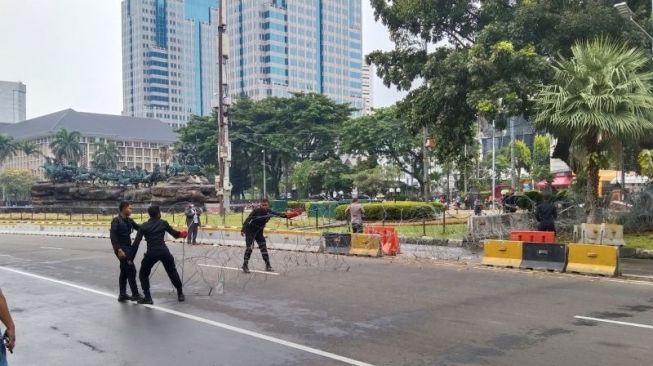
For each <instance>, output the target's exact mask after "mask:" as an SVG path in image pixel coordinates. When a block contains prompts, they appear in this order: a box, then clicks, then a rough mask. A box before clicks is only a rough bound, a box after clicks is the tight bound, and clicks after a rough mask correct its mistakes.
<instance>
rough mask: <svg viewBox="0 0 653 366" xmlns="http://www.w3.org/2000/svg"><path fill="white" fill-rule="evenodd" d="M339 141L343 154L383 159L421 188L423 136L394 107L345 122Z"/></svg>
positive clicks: (422, 177)
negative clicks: (411, 178)
mask: <svg viewBox="0 0 653 366" xmlns="http://www.w3.org/2000/svg"><path fill="white" fill-rule="evenodd" d="M398 131H401V133H397V132H398ZM341 139H342V147H341V150H342V152H345V153H348V154H357V155H363V156H365V157H367V158H368V160H371V159H374V160H377V159H386V160H387V161H389V162H390V163H391V164H392V165H393V166H395V167H397V168H398V169H399V170H401V171H402V172H404V173H406V174H408V175H410V176H412V177H413V178H414V179H415V180H416V181H417V182H418V183H419V184H420V186H421V185H422V184H423V181H424V175H423V166H424V164H423V154H422V152H421V146H422V139H423V136H422V132H421V130H420V129H419V128H415V126H414V125H411V123H409V119H408V118H407V117H406V116H401V115H400V114H399V112H398V110H397V107H395V106H393V107H388V108H378V109H375V110H374V112H373V113H372V114H370V115H366V116H362V117H359V118H355V119H353V120H351V121H349V122H347V123H346V124H345V125H344V126H343V128H342V132H341ZM357 186H358V185H357ZM363 186H367V187H370V186H372V184H363ZM359 187H360V186H359ZM378 189H379V188H378V187H375V188H370V189H369V190H370V191H375V190H378Z"/></svg>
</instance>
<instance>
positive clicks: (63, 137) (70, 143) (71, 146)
mask: <svg viewBox="0 0 653 366" xmlns="http://www.w3.org/2000/svg"><path fill="white" fill-rule="evenodd" d="M81 137H82V135H81V134H80V133H79V132H77V131H71V132H68V130H66V129H65V128H62V129H60V130H59V131H57V134H56V135H54V140H53V141H52V142H51V143H50V149H52V153H53V154H54V157H55V158H56V159H57V160H59V161H61V162H64V163H68V164H71V163H75V164H76V163H77V162H79V159H80V158H81V157H82V145H81V144H80V143H79V140H80V139H81Z"/></svg>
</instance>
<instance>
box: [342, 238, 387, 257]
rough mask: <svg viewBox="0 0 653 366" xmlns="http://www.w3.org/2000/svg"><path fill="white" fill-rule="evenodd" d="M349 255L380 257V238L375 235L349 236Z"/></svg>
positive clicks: (381, 252) (381, 253)
mask: <svg viewBox="0 0 653 366" xmlns="http://www.w3.org/2000/svg"><path fill="white" fill-rule="evenodd" d="M349 254H351V255H366V256H370V257H382V256H383V251H382V250H381V236H379V235H376V234H351V250H350V251H349Z"/></svg>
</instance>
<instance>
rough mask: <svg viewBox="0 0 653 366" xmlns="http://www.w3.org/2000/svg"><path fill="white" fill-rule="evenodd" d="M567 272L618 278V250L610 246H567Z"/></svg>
mask: <svg viewBox="0 0 653 366" xmlns="http://www.w3.org/2000/svg"><path fill="white" fill-rule="evenodd" d="M567 272H578V273H585V274H599V275H604V276H618V275H619V274H620V271H619V248H618V247H615V246H610V245H597V244H569V255H568V257H567Z"/></svg>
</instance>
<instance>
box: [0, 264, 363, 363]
mask: <svg viewBox="0 0 653 366" xmlns="http://www.w3.org/2000/svg"><path fill="white" fill-rule="evenodd" d="M0 269H2V270H4V271H7V272H12V273H17V274H20V275H23V276H27V277H32V278H36V279H39V280H43V281H48V282H52V283H56V284H59V285H63V286H68V287H72V288H75V289H78V290H82V291H86V292H91V293H94V294H96V295H101V296H106V297H110V298H114V297H115V296H114V295H113V294H110V293H108V292H104V291H99V290H94V289H92V288H89V287H84V286H80V285H76V284H74V283H70V282H66V281H60V280H57V279H54V278H50V277H45V276H40V275H37V274H34V273H29V272H24V271H21V270H17V269H13V268H8V267H3V266H0ZM143 306H145V307H148V308H150V309H154V310H159V311H162V312H164V313H168V314H172V315H176V316H178V317H181V318H185V319H189V320H194V321H197V322H200V323H204V324H207V325H212V326H214V327H217V328H221V329H225V330H229V331H232V332H235V333H239V334H243V335H246V336H250V337H253V338H257V339H261V340H264V341H268V342H271V343H276V344H279V345H282V346H286V347H288V348H294V349H296V350H300V351H304V352H307V353H311V354H314V355H317V356H322V357H326V358H330V359H332V360H335V361H340V362H342V363H345V364H348V365H353V366H374V365H372V364H370V363H366V362H362V361H357V360H354V359H352V358H349V357H345V356H340V355H337V354H335V353H331V352H327V351H322V350H319V349H317V348H312V347H308V346H304V345H301V344H299V343H294V342H290V341H286V340H283V339H280V338H276V337H272V336H268V335H265V334H262V333H257V332H254V331H251V330H247V329H243V328H238V327H235V326H233V325H229V324H225V323H220V322H217V321H214V320H210V319H206V318H202V317H199V316H195V315H191V314H186V313H182V312H180V311H176V310H172V309H167V308H164V307H161V306H157V305H143Z"/></svg>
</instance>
